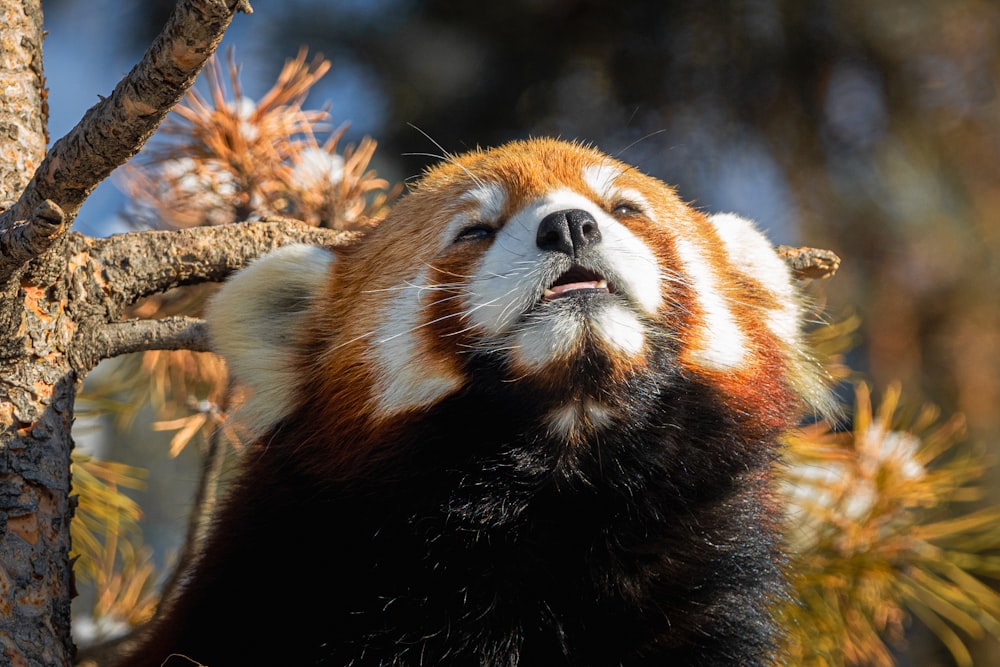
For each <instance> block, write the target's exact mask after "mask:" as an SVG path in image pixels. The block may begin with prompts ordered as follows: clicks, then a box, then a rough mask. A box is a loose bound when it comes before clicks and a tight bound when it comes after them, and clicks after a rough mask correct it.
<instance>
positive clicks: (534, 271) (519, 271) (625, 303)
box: [208, 139, 826, 441]
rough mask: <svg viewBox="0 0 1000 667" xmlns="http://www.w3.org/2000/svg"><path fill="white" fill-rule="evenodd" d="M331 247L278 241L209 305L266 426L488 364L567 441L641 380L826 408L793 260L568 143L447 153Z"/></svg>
mask: <svg viewBox="0 0 1000 667" xmlns="http://www.w3.org/2000/svg"><path fill="white" fill-rule="evenodd" d="M335 254H336V256H334V254H332V253H329V252H328V251H326V250H322V249H319V248H313V247H306V246H292V247H289V248H284V249H282V250H279V251H278V252H276V253H274V254H272V255H270V256H268V257H266V258H263V259H261V260H258V261H257V262H255V263H254V264H252V265H251V267H250V268H248V269H247V270H246V271H244V272H243V274H242V275H240V276H238V277H237V278H236V279H234V280H232V281H230V282H229V283H228V284H227V285H226V286H225V287H224V288H223V290H222V291H221V293H220V294H219V296H218V297H217V298H216V299H215V300H214V302H213V304H212V306H211V308H210V311H209V315H208V318H209V322H210V324H211V326H212V331H213V336H214V340H215V345H216V348H217V349H218V350H219V351H220V353H222V354H223V356H225V357H226V358H227V359H228V361H229V362H230V364H231V366H232V369H233V371H234V373H235V375H236V376H237V378H238V379H241V380H242V381H243V382H244V383H246V384H248V385H249V387H250V388H251V390H252V391H253V392H254V394H253V398H252V399H251V401H250V403H249V405H248V406H247V409H246V410H245V411H244V412H245V414H247V415H250V416H249V419H248V421H249V422H250V424H251V426H252V427H253V428H254V429H255V430H256V432H257V433H258V434H259V435H264V434H266V432H267V431H268V430H269V429H270V428H271V427H273V426H274V425H275V424H276V423H278V422H279V421H281V420H282V419H283V418H285V417H287V416H288V415H289V414H291V413H292V412H293V411H295V410H297V409H299V408H300V406H302V405H310V406H311V413H312V414H313V415H314V417H313V418H315V419H324V418H326V417H325V415H331V417H330V418H331V419H332V415H334V414H340V415H343V414H346V413H349V414H351V415H353V418H354V419H355V422H357V420H361V421H363V422H365V423H368V424H370V425H372V427H373V428H377V427H380V425H381V426H385V425H386V424H390V423H392V422H393V421H394V420H398V419H400V418H406V417H407V416H412V415H414V414H419V413H422V412H425V411H427V410H429V409H431V408H432V407H433V406H435V405H437V404H439V403H440V402H442V401H445V400H447V399H449V398H451V397H453V396H456V395H460V394H461V393H462V392H464V391H467V390H468V387H469V386H470V385H471V384H473V383H475V382H477V378H476V377H475V373H476V372H477V371H476V369H477V368H482V367H483V366H484V365H485V366H487V367H489V368H491V369H492V371H493V372H491V374H490V375H489V378H490V380H489V381H492V382H496V383H497V384H498V386H499V385H503V389H504V391H517V388H518V387H522V386H523V387H526V388H527V387H530V391H531V392H532V395H535V396H537V395H543V396H545V397H547V399H548V400H546V401H545V402H544V406H542V407H540V408H539V414H538V415H537V421H538V423H539V427H540V428H542V429H543V430H545V431H546V432H547V433H548V434H549V435H551V436H552V437H555V438H562V439H565V440H567V441H573V440H576V439H580V438H586V437H587V435H588V434H589V433H595V432H599V431H600V430H601V429H602V428H605V427H611V425H612V424H614V423H616V422H618V421H620V418H621V415H620V411H621V410H622V408H621V407H620V404H621V403H627V402H628V401H627V400H626V399H627V398H628V397H627V396H625V395H624V394H627V393H628V392H629V387H630V386H632V381H633V379H635V378H645V379H649V378H653V380H654V381H655V382H662V383H669V382H671V378H672V377H677V378H680V377H683V378H685V379H686V381H697V382H700V383H701V384H703V385H705V386H709V387H712V388H713V390H714V391H715V392H716V394H717V396H718V397H719V399H720V401H721V403H722V404H724V405H728V406H730V407H731V408H732V411H733V413H734V414H749V415H753V417H752V418H751V419H752V420H759V421H761V422H763V423H764V426H765V427H768V428H773V427H775V426H780V425H781V424H785V423H786V422H787V420H788V418H789V414H788V413H789V411H788V409H787V406H789V405H791V404H793V403H794V402H796V399H797V398H804V399H805V402H806V403H807V404H811V405H813V406H814V407H817V408H819V409H822V408H823V406H824V400H825V399H824V396H825V395H826V393H825V391H824V390H823V387H822V382H820V380H819V379H818V373H817V371H816V369H815V368H814V365H813V364H812V363H810V361H809V359H808V354H807V353H806V352H805V350H804V349H803V344H802V339H801V333H800V321H801V312H800V301H799V297H798V295H797V293H796V290H795V288H794V286H793V284H792V280H791V278H790V275H789V271H788V269H787V267H786V266H785V264H784V262H783V261H782V260H781V259H780V258H779V257H778V256H777V255H776V254H775V252H774V250H773V249H772V247H771V244H770V243H769V242H768V241H767V240H766V239H765V237H764V236H763V235H762V234H761V233H760V232H759V231H757V230H756V228H755V227H754V225H753V224H752V223H750V222H748V221H746V220H744V219H742V218H740V217H737V216H735V215H730V214H723V215H714V216H709V215H705V214H703V213H701V212H699V211H697V210H695V209H693V208H691V207H690V206H688V205H687V204H685V203H684V202H683V201H681V199H680V198H679V197H678V196H677V194H676V193H675V192H674V190H673V189H672V188H670V187H668V186H667V185H665V184H663V183H662V182H660V181H658V180H656V179H654V178H652V177H649V176H646V175H644V174H642V173H640V172H639V171H637V170H636V169H635V168H634V167H630V166H628V165H626V164H623V163H621V162H619V161H617V160H615V159H612V158H610V157H608V156H607V155H604V154H602V153H600V152H598V151H596V150H594V149H591V148H588V147H585V146H581V145H579V144H574V143H567V142H563V141H556V140H549V139H539V140H530V141H521V142H514V143H510V144H507V145H505V146H502V147H500V148H497V149H493V150H486V151H476V152H471V153H468V154H465V155H460V156H458V157H454V158H451V159H449V160H448V161H447V162H445V163H443V164H441V165H439V166H437V167H435V168H433V169H431V170H430V171H429V172H428V173H427V174H426V175H425V176H424V177H423V178H422V179H421V180H420V182H419V183H418V184H417V185H416V186H415V187H414V188H413V190H412V192H411V193H409V194H408V195H407V196H406V197H404V198H403V199H402V200H401V201H400V202H399V203H398V205H397V206H396V207H395V209H394V210H393V211H392V212H391V213H390V215H389V216H388V217H387V218H386V219H385V220H384V221H383V222H382V223H381V224H380V225H379V226H378V227H377V228H376V229H374V230H373V231H371V232H370V233H368V234H367V235H365V236H364V237H363V238H362V239H360V240H359V241H358V242H356V243H355V244H353V245H352V246H350V247H347V248H345V249H343V250H338V251H337V252H336V253H335ZM479 381H481V378H480V380H479ZM779 422H780V423H779Z"/></svg>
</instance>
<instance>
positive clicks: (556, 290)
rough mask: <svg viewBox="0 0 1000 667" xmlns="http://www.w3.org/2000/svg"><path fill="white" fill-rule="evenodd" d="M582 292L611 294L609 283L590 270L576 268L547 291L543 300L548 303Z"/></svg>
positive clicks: (556, 281)
mask: <svg viewBox="0 0 1000 667" xmlns="http://www.w3.org/2000/svg"><path fill="white" fill-rule="evenodd" d="M580 292H605V293H607V292H610V290H609V289H608V281H607V280H605V279H604V277H603V276H601V275H600V274H597V273H595V272H593V271H590V270H589V269H585V268H583V267H582V266H574V267H572V268H570V270H569V271H566V272H565V273H563V274H562V275H561V276H559V277H558V278H556V280H555V282H554V283H552V284H551V285H550V286H549V287H547V288H546V289H545V291H544V292H543V293H542V299H543V300H545V301H548V300H551V299H558V298H561V297H564V296H569V295H570V294H575V293H580Z"/></svg>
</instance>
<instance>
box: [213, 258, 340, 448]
mask: <svg viewBox="0 0 1000 667" xmlns="http://www.w3.org/2000/svg"><path fill="white" fill-rule="evenodd" d="M334 260H335V258H334V255H333V253H332V252H329V251H327V250H324V249H322V248H318V247H316V246H307V245H290V246H285V247H283V248H280V249H279V250H276V251H275V252H273V253H271V254H269V255H266V256H264V257H262V258H259V259H257V260H255V261H253V262H252V263H251V264H250V265H249V266H248V267H247V268H245V269H243V270H242V271H240V272H239V273H237V274H236V275H235V276H233V277H232V278H230V279H229V280H228V281H227V282H226V283H225V284H224V285H223V286H222V289H221V290H220V291H219V292H218V294H216V295H215V296H214V297H213V298H212V299H211V301H210V302H209V304H208V308H207V310H206V319H207V320H208V327H209V333H210V335H211V339H212V347H213V349H214V350H215V352H217V353H218V354H219V355H221V356H222V357H223V358H224V359H225V360H226V363H227V364H228V365H229V369H230V372H231V373H232V374H233V376H234V377H235V378H236V380H237V381H238V382H239V383H240V384H243V385H245V386H247V387H248V388H249V389H250V390H251V395H250V397H249V399H248V401H247V403H246V404H245V405H244V407H243V408H242V410H241V411H240V422H241V424H243V425H245V426H247V427H248V428H250V430H251V431H252V432H253V434H254V436H261V435H263V434H264V433H265V432H266V431H267V430H268V429H269V428H270V427H272V426H274V424H276V423H277V422H278V421H279V420H280V419H281V418H282V417H284V416H285V415H286V414H287V412H288V410H289V409H290V407H291V397H292V395H293V394H294V392H293V391H292V389H293V388H294V386H295V385H296V380H297V375H298V373H297V372H296V371H295V369H294V367H293V362H294V356H295V348H296V343H297V341H296V340H295V339H294V336H295V335H296V334H297V333H298V332H301V331H303V329H304V328H305V327H304V325H305V320H306V318H307V317H308V313H309V310H310V308H311V306H312V304H313V302H314V301H315V299H316V298H317V297H319V296H320V295H321V294H322V293H323V292H324V289H325V286H326V283H327V281H328V280H329V277H330V271H331V270H332V268H333V263H334Z"/></svg>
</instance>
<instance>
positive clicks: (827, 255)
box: [775, 245, 840, 280]
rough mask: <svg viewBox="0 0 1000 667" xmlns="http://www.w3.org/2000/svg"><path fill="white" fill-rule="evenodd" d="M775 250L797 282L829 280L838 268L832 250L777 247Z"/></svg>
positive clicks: (838, 259)
mask: <svg viewBox="0 0 1000 667" xmlns="http://www.w3.org/2000/svg"><path fill="white" fill-rule="evenodd" d="M775 250H777V251H778V255H779V256H781V258H782V259H783V260H785V263H787V264H788V266H790V267H791V269H792V275H794V276H795V277H796V278H797V279H799V280H805V279H810V278H831V277H833V275H834V274H835V273H837V269H839V268H840V257H838V256H837V254H836V253H834V252H833V251H832V250H823V249H822V248H793V247H791V246H787V245H779V246H778V247H777V248H775Z"/></svg>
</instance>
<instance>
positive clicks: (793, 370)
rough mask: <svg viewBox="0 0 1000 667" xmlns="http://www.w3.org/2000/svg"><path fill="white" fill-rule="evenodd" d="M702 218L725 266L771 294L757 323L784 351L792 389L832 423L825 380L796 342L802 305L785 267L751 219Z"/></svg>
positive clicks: (729, 216) (833, 413)
mask: <svg viewBox="0 0 1000 667" xmlns="http://www.w3.org/2000/svg"><path fill="white" fill-rule="evenodd" d="M708 219H709V221H710V222H711V223H712V225H713V226H714V227H715V231H716V232H717V233H718V235H719V238H720V239H721V240H722V242H723V245H724V247H725V251H726V255H727V257H728V259H729V263H730V266H731V267H732V268H733V269H735V270H736V271H738V272H739V273H742V274H744V275H745V276H746V277H748V278H750V279H752V280H754V281H756V282H758V283H760V285H761V286H762V287H763V288H764V289H765V290H766V291H767V292H768V293H769V294H770V296H771V301H772V303H771V305H769V306H767V307H765V309H764V310H765V312H763V313H762V319H763V321H764V322H765V323H766V325H767V327H768V328H769V329H770V330H771V333H773V334H774V336H775V337H776V338H777V339H778V340H779V341H780V342H781V343H782V346H783V347H784V349H785V355H786V363H787V364H788V378H789V380H790V383H791V386H792V389H793V390H794V391H795V392H796V393H797V394H798V395H799V396H800V397H801V398H802V400H803V401H804V402H805V404H806V405H807V406H808V407H810V408H812V409H813V410H814V411H815V412H816V414H817V415H818V416H820V417H823V418H825V419H828V420H833V421H836V420H837V419H838V417H839V412H838V409H837V406H836V402H835V401H834V399H833V396H832V394H831V392H830V387H829V383H830V379H829V377H828V376H827V374H826V372H825V371H824V370H823V369H822V367H821V366H820V365H819V364H818V363H817V362H816V361H815V360H814V359H812V358H811V357H810V355H809V352H808V346H807V345H806V344H805V343H804V341H803V340H802V339H803V332H802V322H803V319H804V318H803V311H804V309H805V307H806V303H805V299H804V298H803V296H802V294H801V292H800V291H799V289H798V285H797V284H796V281H795V280H794V279H793V277H792V272H791V270H790V269H789V267H788V265H787V264H786V263H785V261H784V260H783V259H781V257H779V256H778V253H777V251H775V249H774V246H773V245H771V242H770V241H769V240H768V239H767V237H766V236H764V234H763V233H762V232H761V231H760V230H759V229H757V226H756V225H755V224H754V223H753V222H752V221H750V220H747V219H746V218H743V217H740V216H738V215H735V214H733V213H716V214H714V215H710V216H709V218H708Z"/></svg>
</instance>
